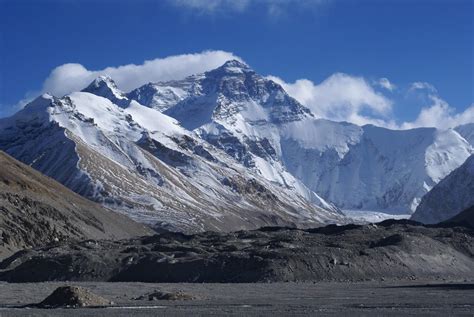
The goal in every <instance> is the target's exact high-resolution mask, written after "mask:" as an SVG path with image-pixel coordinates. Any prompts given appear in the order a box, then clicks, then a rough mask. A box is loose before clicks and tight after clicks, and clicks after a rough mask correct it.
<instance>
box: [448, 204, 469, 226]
mask: <svg viewBox="0 0 474 317" xmlns="http://www.w3.org/2000/svg"><path fill="white" fill-rule="evenodd" d="M443 223H444V224H447V225H460V226H463V227H469V228H473V229H474V205H473V206H471V207H470V208H467V209H466V210H464V211H462V212H460V213H459V214H457V215H456V216H454V217H452V218H450V219H448V220H446V221H444V222H443Z"/></svg>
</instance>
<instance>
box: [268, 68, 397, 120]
mask: <svg viewBox="0 0 474 317" xmlns="http://www.w3.org/2000/svg"><path fill="white" fill-rule="evenodd" d="M269 78H271V79H272V80H274V81H276V82H277V83H279V84H280V85H282V86H283V88H284V89H285V90H286V91H287V92H288V94H289V95H290V96H292V97H294V98H295V99H296V100H298V101H299V102H301V103H302V104H303V105H305V106H307V107H308V108H310V109H311V111H312V112H313V113H314V114H316V115H317V116H318V117H321V118H326V119H330V120H336V121H349V122H353V123H356V124H368V123H372V124H377V125H384V126H387V125H389V124H392V123H391V120H390V118H389V116H390V114H391V111H392V101H391V100H390V99H388V98H387V97H385V96H384V95H382V94H380V93H378V92H376V91H375V90H374V89H373V88H372V86H371V85H370V84H369V83H368V82H367V81H366V80H365V79H363V78H361V77H353V76H350V75H347V74H342V73H336V74H334V75H332V76H330V77H329V78H327V79H326V80H324V81H323V82H322V83H320V84H318V85H316V84H314V83H313V82H312V81H310V80H307V79H300V80H297V81H296V82H294V83H286V82H284V81H283V80H282V79H280V78H278V77H273V76H270V77H269ZM369 114H370V115H369Z"/></svg>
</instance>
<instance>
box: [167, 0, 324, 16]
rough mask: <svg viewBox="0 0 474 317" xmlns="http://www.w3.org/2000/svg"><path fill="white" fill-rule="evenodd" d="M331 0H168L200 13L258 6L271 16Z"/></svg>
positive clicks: (179, 6) (247, 8) (242, 10)
mask: <svg viewBox="0 0 474 317" xmlns="http://www.w3.org/2000/svg"><path fill="white" fill-rule="evenodd" d="M329 1H330V0H168V3H169V4H171V5H172V6H174V7H177V8H180V9H184V10H187V11H191V12H195V13H199V14H208V15H211V14H216V13H222V12H230V13H243V12H245V11H247V10H250V9H252V8H255V7H257V6H260V7H263V8H265V10H266V11H267V14H268V15H269V16H271V17H279V16H282V15H284V13H285V12H287V11H288V10H290V9H295V8H301V9H305V10H306V9H315V8H317V7H319V6H320V5H322V4H325V3H328V2H329Z"/></svg>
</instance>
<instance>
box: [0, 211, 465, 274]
mask: <svg viewBox="0 0 474 317" xmlns="http://www.w3.org/2000/svg"><path fill="white" fill-rule="evenodd" d="M473 237H474V230H473V229H470V228H463V227H449V226H444V227H441V226H440V227H436V226H422V225H421V224H419V223H416V222H412V221H408V220H398V221H395V220H387V221H384V222H381V223H378V224H369V225H346V226H335V225H331V226H327V227H323V228H315V229H306V230H301V229H293V228H281V227H269V228H262V229H260V230H253V231H238V232H233V233H214V232H205V233H200V234H195V235H185V234H181V233H162V234H158V235H154V236H149V237H142V238H135V239H128V240H120V241H109V240H97V241H96V240H88V241H82V242H70V243H58V244H56V245H53V246H49V247H45V248H40V249H32V250H25V251H21V252H18V253H16V254H15V255H13V256H12V257H10V258H8V259H6V260H4V261H3V262H1V263H0V280H3V281H8V282H42V281H114V282H118V281H124V282H161V283H164V282H170V283H178V282H207V283H210V282H219V283H244V282H285V281H362V280H373V279H376V280H379V279H392V280H398V279H403V280H411V279H419V278H429V279H432V278H436V277H443V278H451V279H474V238H473Z"/></svg>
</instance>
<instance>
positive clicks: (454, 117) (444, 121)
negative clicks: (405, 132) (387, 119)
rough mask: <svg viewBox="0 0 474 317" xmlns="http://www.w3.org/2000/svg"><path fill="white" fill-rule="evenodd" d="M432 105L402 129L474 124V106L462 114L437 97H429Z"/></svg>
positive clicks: (442, 127) (441, 127)
mask: <svg viewBox="0 0 474 317" xmlns="http://www.w3.org/2000/svg"><path fill="white" fill-rule="evenodd" d="M428 97H429V98H430V100H431V101H432V105H430V106H429V107H426V108H423V109H422V110H421V111H420V114H419V115H418V117H417V118H416V119H415V120H414V121H412V122H404V123H403V124H401V125H400V128H401V129H412V128H419V127H436V128H440V129H448V128H454V127H456V126H458V125H461V124H466V123H473V122H474V104H471V106H469V107H468V108H467V109H466V110H464V111H463V112H461V113H456V109H454V108H453V107H451V106H449V104H448V103H447V102H446V101H444V100H443V99H441V98H440V97H438V96H436V95H429V96H428Z"/></svg>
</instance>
